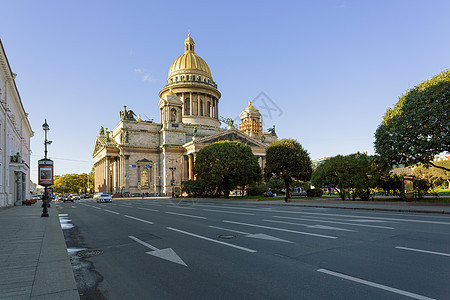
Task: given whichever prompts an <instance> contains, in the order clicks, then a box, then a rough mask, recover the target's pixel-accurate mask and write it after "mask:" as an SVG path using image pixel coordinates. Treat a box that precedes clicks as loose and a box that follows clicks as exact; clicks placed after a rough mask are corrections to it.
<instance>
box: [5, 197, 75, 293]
mask: <svg viewBox="0 0 450 300" xmlns="http://www.w3.org/2000/svg"><path fill="white" fill-rule="evenodd" d="M41 204H42V202H41V201H39V202H37V203H36V204H34V205H31V206H14V207H8V208H1V209H0V299H80V298H79V295H78V290H77V286H76V283H75V278H74V276H73V272H72V267H71V264H70V261H69V256H68V254H67V247H66V243H65V240H64V236H63V233H62V229H61V226H60V223H59V218H58V211H57V209H56V208H55V205H53V203H52V207H51V208H49V212H48V214H49V217H48V218H43V217H41V213H42V207H41Z"/></svg>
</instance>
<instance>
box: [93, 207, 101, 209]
mask: <svg viewBox="0 0 450 300" xmlns="http://www.w3.org/2000/svg"><path fill="white" fill-rule="evenodd" d="M91 207H92V208H95V209H101V208H100V207H97V206H91Z"/></svg>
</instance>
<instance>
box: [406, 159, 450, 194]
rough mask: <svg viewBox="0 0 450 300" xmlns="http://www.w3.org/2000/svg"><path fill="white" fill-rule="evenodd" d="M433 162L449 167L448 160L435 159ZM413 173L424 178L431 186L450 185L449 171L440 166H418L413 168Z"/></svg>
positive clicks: (449, 161)
mask: <svg viewBox="0 0 450 300" xmlns="http://www.w3.org/2000/svg"><path fill="white" fill-rule="evenodd" d="M434 164H435V165H436V166H442V167H445V168H447V169H450V160H444V161H436V162H434ZM413 175H414V176H415V177H417V178H421V179H424V180H426V181H427V182H429V184H430V186H431V187H436V186H439V185H447V186H448V187H450V171H446V170H444V169H442V168H436V167H425V166H418V167H416V168H414V170H413Z"/></svg>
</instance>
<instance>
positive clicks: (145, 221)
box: [124, 215, 154, 224]
mask: <svg viewBox="0 0 450 300" xmlns="http://www.w3.org/2000/svg"><path fill="white" fill-rule="evenodd" d="M124 217H127V218H130V219H133V220H136V221H141V222H144V223H148V224H154V223H153V222H150V221H147V220H142V219H139V218H135V217H132V216H128V215H124Z"/></svg>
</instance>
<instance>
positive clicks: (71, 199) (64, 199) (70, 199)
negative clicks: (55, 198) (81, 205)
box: [63, 194, 73, 202]
mask: <svg viewBox="0 0 450 300" xmlns="http://www.w3.org/2000/svg"><path fill="white" fill-rule="evenodd" d="M63 201H64V202H66V201H71V202H73V198H72V195H70V194H65V195H64V196H63Z"/></svg>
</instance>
